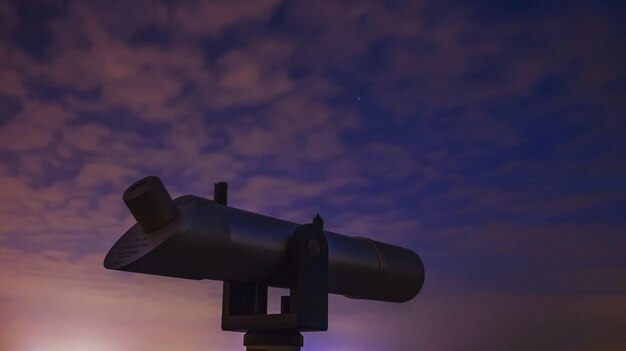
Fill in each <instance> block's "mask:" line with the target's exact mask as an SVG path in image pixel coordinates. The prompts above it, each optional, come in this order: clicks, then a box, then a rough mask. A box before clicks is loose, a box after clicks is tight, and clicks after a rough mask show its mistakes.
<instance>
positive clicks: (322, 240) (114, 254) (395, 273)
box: [104, 176, 424, 351]
mask: <svg viewBox="0 0 626 351" xmlns="http://www.w3.org/2000/svg"><path fill="white" fill-rule="evenodd" d="M227 197H228V195H227V184H226V183H216V184H215V186H214V199H213V200H210V199H205V198H202V197H198V196H193V195H185V196H181V197H179V198H176V199H174V200H172V198H171V197H170V195H169V193H168V192H167V190H166V189H165V186H164V185H163V183H162V182H161V180H160V179H159V178H158V177H155V176H149V177H146V178H143V179H141V180H139V181H137V182H136V183H134V184H133V185H131V186H130V187H129V188H128V189H127V190H126V191H125V192H124V195H123V201H124V203H125V204H126V206H127V207H128V209H129V210H130V212H131V214H132V215H133V217H134V218H135V220H136V221H137V223H136V224H135V225H133V226H132V227H131V228H130V229H128V231H126V233H124V234H123V235H122V237H121V238H120V239H119V240H118V241H117V242H116V243H115V244H114V245H113V247H112V248H111V249H110V251H109V252H108V254H107V255H106V257H105V259H104V267H105V268H107V269H114V270H120V271H127V272H136V273H144V274H152V275H159V276H169V277H175V278H185V279H196V280H200V279H210V280H220V281H223V282H224V285H223V300H222V329H223V330H227V331H241V332H246V334H245V336H244V345H245V346H246V349H247V350H248V351H253V350H259V351H260V350H269V351H271V350H276V351H278V350H282V351H298V350H300V348H301V347H302V345H303V337H302V335H301V334H300V332H303V331H325V330H327V328H328V294H329V293H330V294H340V295H344V296H346V297H348V298H355V299H368V300H377V301H387V302H396V303H400V302H407V301H409V300H411V299H412V298H413V297H415V296H416V295H417V294H418V292H419V291H420V289H421V288H422V285H423V283H424V265H423V264H422V261H421V259H420V258H419V256H418V255H417V254H416V253H415V252H413V251H411V250H409V249H406V248H402V247H399V246H395V245H391V244H386V243H382V242H379V241H376V240H372V239H367V238H363V237H350V236H346V235H342V234H337V233H333V232H330V231H326V230H325V229H324V223H323V220H322V218H321V217H320V216H319V215H317V216H315V218H314V219H313V220H312V222H311V223H307V224H296V223H292V222H289V221H284V220H281V219H277V218H273V217H268V216H264V215H260V214H256V213H252V212H248V211H244V210H241V209H237V208H234V207H230V206H227ZM268 287H278V288H287V289H289V292H290V294H289V296H282V297H281V312H280V313H278V314H268V313H267V289H268Z"/></svg>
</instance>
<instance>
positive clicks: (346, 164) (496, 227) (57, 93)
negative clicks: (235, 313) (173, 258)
mask: <svg viewBox="0 0 626 351" xmlns="http://www.w3.org/2000/svg"><path fill="white" fill-rule="evenodd" d="M625 14H626V6H625V5H624V2H619V1H599V0H598V1H586V2H585V1H495V0H475V1H466V2H460V1H451V0H439V1H436V0H433V1H406V2H403V1H332V2H331V1H306V2H305V1H282V2H280V1H273V0H272V1H243V0H241V1H216V2H205V1H158V2H147V1H132V2H131V1H55V2H48V1H19V0H17V1H4V0H0V161H1V162H0V287H1V288H0V350H7V351H40V350H45V351H49V350H55V351H56V350H64V351H105V350H106V351H108V350H124V351H144V350H145V351H148V350H149V351H165V350H184V351H206V350H225V349H229V350H243V346H241V343H242V335H241V334H239V333H229V332H222V331H221V330H220V328H219V323H220V308H221V305H220V304H221V283H218V282H211V281H185V280H177V279H172V278H163V277H152V276H145V275H139V274H131V273H124V272H114V271H107V270H105V269H104V268H103V267H102V260H103V259H104V256H105V254H106V252H107V251H108V249H109V248H110V247H111V246H112V245H113V243H114V242H115V241H116V240H117V239H118V237H119V236H121V234H122V233H123V232H124V231H125V230H126V229H127V228H128V227H130V226H131V225H132V224H133V223H134V221H133V220H132V218H131V217H130V214H129V213H128V211H127V209H126V208H125V207H124V204H123V202H122V201H121V196H122V193H123V191H124V190H125V189H126V187H127V186H128V185H130V184H131V183H132V182H134V181H135V180H137V179H139V178H141V177H143V176H146V175H158V176H160V177H161V178H162V180H163V182H164V183H165V185H166V186H167V187H168V189H169V190H170V192H171V193H172V195H173V196H180V195H183V194H195V195H199V196H205V197H210V196H211V194H212V184H213V182H215V181H227V182H229V184H230V199H229V203H230V205H232V206H234V207H238V208H242V209H246V210H250V211H254V212H259V213H262V214H267V215H271V216H274V217H279V218H283V219H287V220H291V221H294V222H309V221H310V220H311V219H312V218H313V216H314V215H315V214H316V213H318V212H319V213H320V214H321V215H322V216H323V217H324V220H325V226H326V228H327V229H328V230H331V231H335V232H339V233H344V234H347V235H355V236H356V235H360V236H366V237H371V238H373V239H376V240H380V241H385V242H390V243H394V244H398V245H402V246H406V247H409V248H411V249H413V250H414V251H416V252H417V253H418V254H420V256H421V257H422V259H423V261H424V264H425V266H426V282H425V285H424V289H423V291H422V293H420V295H418V296H417V297H416V298H415V299H414V300H412V301H411V302H409V303H406V304H390V303H378V302H368V301H356V300H350V299H347V298H344V297H342V296H331V299H330V307H331V309H330V315H329V319H330V325H329V331H328V332H327V333H308V334H305V347H304V350H329V351H353V350H399V351H411V350H453V351H454V350H459V351H465V350H467V351H473V350H538V351H541V350H626V333H625V332H624V331H625V330H626V254H625V253H626V215H625V214H626V65H625V64H624V62H626V44H625V42H624V38H625V37H626V26H625V25H624V23H626V21H625V19H624V17H625V16H626V15H625ZM277 296H278V295H277V293H274V294H273V300H272V303H271V304H273V305H274V306H275V305H276V301H275V300H276V299H277Z"/></svg>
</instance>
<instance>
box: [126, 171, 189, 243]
mask: <svg viewBox="0 0 626 351" xmlns="http://www.w3.org/2000/svg"><path fill="white" fill-rule="evenodd" d="M123 200H124V203H125V204H126V207H128V209H129V210H130V213H131V214H132V215H133V217H135V220H137V223H139V226H141V230H143V231H144V232H151V231H153V230H156V229H159V228H161V227H163V226H165V225H166V224H168V223H169V222H171V221H172V220H173V219H174V218H176V216H178V213H179V212H178V208H177V207H176V204H175V203H174V201H173V200H172V198H171V197H170V194H168V192H167V190H166V189H165V186H163V183H162V182H161V179H159V177H155V176H149V177H145V178H143V179H140V180H138V181H137V182H135V184H133V185H131V186H130V187H129V188H128V189H126V191H125V192H124V196H123Z"/></svg>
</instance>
